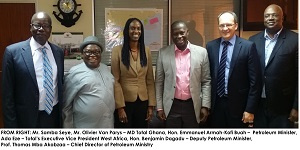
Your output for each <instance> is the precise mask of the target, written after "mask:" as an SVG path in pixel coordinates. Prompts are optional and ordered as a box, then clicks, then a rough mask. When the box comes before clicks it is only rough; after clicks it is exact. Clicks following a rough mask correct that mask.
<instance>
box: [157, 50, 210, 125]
mask: <svg viewBox="0 0 300 150" xmlns="http://www.w3.org/2000/svg"><path fill="white" fill-rule="evenodd" d="M190 46H191V49H190V52H191V62H190V63H191V69H190V70H191V72H190V92H191V95H192V99H193V103H194V109H195V115H196V119H197V122H198V123H199V122H200V109H201V107H207V108H210V105H211V104H210V97H211V95H210V92H211V85H210V69H209V61H208V55H207V51H206V49H205V48H203V47H200V46H196V45H193V44H191V45H190ZM175 65H176V63H175V45H174V44H172V45H170V46H167V47H164V48H162V49H160V51H159V54H158V58H157V63H156V76H155V83H156V84H155V86H156V100H157V109H163V110H164V112H165V114H166V116H168V114H169V112H170V109H171V106H172V103H173V100H174V95H175V86H176V66H175Z"/></svg>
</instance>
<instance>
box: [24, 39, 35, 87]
mask: <svg viewBox="0 0 300 150" xmlns="http://www.w3.org/2000/svg"><path fill="white" fill-rule="evenodd" d="M29 42H30V39H29V40H27V41H26V45H24V47H22V50H23V52H22V54H21V55H22V57H23V60H24V64H25V65H26V67H27V69H28V72H29V74H30V76H31V79H32V81H33V83H34V84H35V86H36V88H37V89H38V84H37V81H36V75H35V70H34V65H33V60H32V52H31V48H30V45H29Z"/></svg>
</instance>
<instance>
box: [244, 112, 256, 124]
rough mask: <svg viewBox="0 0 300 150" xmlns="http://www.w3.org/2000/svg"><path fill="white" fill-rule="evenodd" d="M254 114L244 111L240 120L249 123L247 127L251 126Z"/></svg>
mask: <svg viewBox="0 0 300 150" xmlns="http://www.w3.org/2000/svg"><path fill="white" fill-rule="evenodd" d="M253 120H254V114H252V113H248V112H244V114H243V118H242V121H243V123H249V125H248V127H253Z"/></svg>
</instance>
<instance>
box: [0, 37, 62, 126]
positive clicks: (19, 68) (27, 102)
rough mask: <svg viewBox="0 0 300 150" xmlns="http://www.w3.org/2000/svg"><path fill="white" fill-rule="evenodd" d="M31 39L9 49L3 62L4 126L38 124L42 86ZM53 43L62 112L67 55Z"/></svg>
mask: <svg viewBox="0 0 300 150" xmlns="http://www.w3.org/2000/svg"><path fill="white" fill-rule="evenodd" d="M29 42H30V39H29V40H26V41H22V42H19V43H16V44H12V45H10V46H8V47H6V49H5V53H4V58H3V64H2V65H3V66H2V70H3V72H2V107H3V114H4V127H8V128H34V127H36V125H37V118H38V112H39V89H38V84H37V80H36V74H35V70H34V66H33V60H32V53H31V48H30V45H29ZM49 45H50V46H51V49H52V53H53V56H54V58H55V61H56V65H57V80H58V81H57V84H58V85H57V87H58V99H59V102H58V104H59V110H60V113H61V104H62V100H63V94H62V91H63V73H64V67H63V66H64V55H63V51H62V50H61V48H59V47H57V46H56V45H54V44H51V43H49ZM60 116H61V115H60ZM58 119H60V120H61V118H58Z"/></svg>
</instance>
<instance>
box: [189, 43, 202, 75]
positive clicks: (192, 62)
mask: <svg viewBox="0 0 300 150" xmlns="http://www.w3.org/2000/svg"><path fill="white" fill-rule="evenodd" d="M190 48H191V49H190V54H191V55H190V56H191V62H190V63H191V71H190V79H192V75H193V72H194V68H195V62H196V61H197V60H199V59H200V58H197V57H199V56H198V55H196V53H194V52H195V51H196V49H194V45H193V44H191V43H190Z"/></svg>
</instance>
